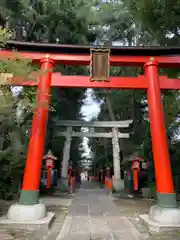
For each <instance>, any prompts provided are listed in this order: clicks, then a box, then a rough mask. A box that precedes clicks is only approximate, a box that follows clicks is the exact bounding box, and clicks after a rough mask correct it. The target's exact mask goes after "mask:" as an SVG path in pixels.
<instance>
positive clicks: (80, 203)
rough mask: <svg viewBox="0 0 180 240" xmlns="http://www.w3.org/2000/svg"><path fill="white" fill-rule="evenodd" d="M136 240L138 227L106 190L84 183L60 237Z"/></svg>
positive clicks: (65, 238)
mask: <svg viewBox="0 0 180 240" xmlns="http://www.w3.org/2000/svg"><path fill="white" fill-rule="evenodd" d="M75 239H76V240H93V239H94V240H95V239H96V240H126V239H127V240H135V239H136V240H137V239H138V238H137V236H136V230H135V229H134V227H133V226H132V225H131V223H130V222H129V220H128V219H127V218H126V217H123V216H122V215H120V213H119V212H118V208H117V207H116V205H115V203H114V202H113V201H112V198H111V196H109V195H108V194H107V193H105V191H104V190H103V189H100V188H99V187H97V186H95V183H91V182H83V183H82V185H81V189H80V190H79V192H78V193H77V195H76V197H75V199H74V201H73V202H72V204H71V205H70V206H69V209H68V215H67V217H66V219H65V222H64V225H63V227H62V230H61V232H60V234H59V236H58V237H57V240H75Z"/></svg>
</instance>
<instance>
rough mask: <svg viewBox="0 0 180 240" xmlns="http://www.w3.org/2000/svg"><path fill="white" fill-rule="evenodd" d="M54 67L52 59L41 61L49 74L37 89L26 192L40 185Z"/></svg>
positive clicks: (46, 74)
mask: <svg viewBox="0 0 180 240" xmlns="http://www.w3.org/2000/svg"><path fill="white" fill-rule="evenodd" d="M53 67H54V61H52V60H51V59H48V58H44V59H42V60H41V70H44V71H47V72H46V73H44V74H42V75H41V76H40V81H39V84H38V88H37V89H38V91H37V108H36V110H35V112H34V116H33V120H32V128H31V134H30V140H29V146H28V153H27V160H26V167H25V171H24V180H23V187H22V189H23V190H26V191H37V190H38V189H39V185H40V177H41V167H42V158H43V153H44V142H45V137H46V129H47V120H48V110H49V103H50V90H51V77H52V69H53Z"/></svg>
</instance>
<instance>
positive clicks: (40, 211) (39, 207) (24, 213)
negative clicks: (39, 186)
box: [7, 203, 47, 221]
mask: <svg viewBox="0 0 180 240" xmlns="http://www.w3.org/2000/svg"><path fill="white" fill-rule="evenodd" d="M46 215H47V212H46V205H45V204H44V203H38V204H34V205H21V204H13V205H11V206H10V208H9V210H8V213H7V218H8V219H9V220H13V221H36V220H40V219H43V218H45V217H46Z"/></svg>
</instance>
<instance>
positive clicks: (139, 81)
mask: <svg viewBox="0 0 180 240" xmlns="http://www.w3.org/2000/svg"><path fill="white" fill-rule="evenodd" d="M9 83H10V84H12V85H16V86H17V85H18V86H37V84H38V82H37V81H35V80H34V81H33V80H32V81H22V80H20V78H19V79H18V78H14V79H13V80H12V81H10V82H9ZM51 87H82V88H114V89H115V88H121V89H147V87H148V84H147V81H146V80H145V77H144V76H141V75H140V76H138V77H111V78H110V81H109V82H104V81H103V82H92V81H90V77H89V76H62V75H61V74H60V73H53V74H52V81H51ZM160 88H161V89H171V90H178V89H180V79H178V78H174V79H168V78H167V77H166V76H162V77H160Z"/></svg>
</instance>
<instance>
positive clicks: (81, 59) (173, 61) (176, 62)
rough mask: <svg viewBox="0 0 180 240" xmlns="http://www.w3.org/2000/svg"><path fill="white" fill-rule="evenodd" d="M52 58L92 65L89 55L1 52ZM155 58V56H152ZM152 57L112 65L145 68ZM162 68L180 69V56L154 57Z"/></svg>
mask: <svg viewBox="0 0 180 240" xmlns="http://www.w3.org/2000/svg"><path fill="white" fill-rule="evenodd" d="M47 55H48V56H49V57H51V58H52V59H53V60H55V62H56V63H57V64H66V65H86V66H87V65H90V55H89V54H88V55H87V54H81V55H80V54H61V53H57V54H51V53H33V52H12V51H6V50H1V51H0V58H1V59H2V58H3V57H4V58H10V57H23V58H26V59H32V60H33V62H38V63H39V62H40V60H41V59H42V58H44V57H46V56H47ZM152 57H153V56H152ZM150 58H151V56H111V57H110V64H111V65H112V66H143V65H144V64H145V63H146V62H147V61H149V60H150ZM154 58H155V60H156V61H157V62H158V63H159V66H160V67H179V66H180V56H160V57H157V56H156V57H154Z"/></svg>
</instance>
